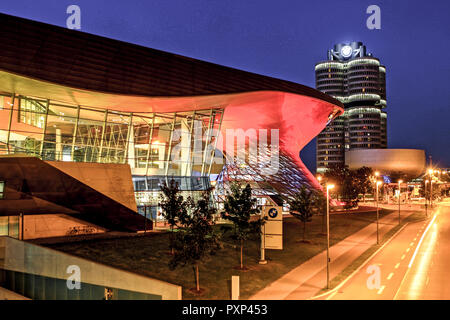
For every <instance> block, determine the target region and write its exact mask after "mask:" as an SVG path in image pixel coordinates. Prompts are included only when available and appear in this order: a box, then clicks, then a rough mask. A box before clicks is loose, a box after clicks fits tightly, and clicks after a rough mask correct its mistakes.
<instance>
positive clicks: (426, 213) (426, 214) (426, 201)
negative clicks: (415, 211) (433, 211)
mask: <svg viewBox="0 0 450 320" xmlns="http://www.w3.org/2000/svg"><path fill="white" fill-rule="evenodd" d="M427 183H428V180H425V216H426V217H428V197H427V193H428V192H427Z"/></svg>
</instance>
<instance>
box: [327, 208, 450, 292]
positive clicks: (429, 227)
mask: <svg viewBox="0 0 450 320" xmlns="http://www.w3.org/2000/svg"><path fill="white" fill-rule="evenodd" d="M449 266H450V202H444V203H441V204H440V205H439V207H438V208H437V210H436V211H435V214H434V215H433V216H431V217H429V218H428V219H424V220H423V221H419V222H414V223H409V224H407V225H406V227H404V228H403V229H402V230H401V231H400V232H398V233H397V234H396V235H395V237H394V238H392V239H391V241H390V242H388V243H387V244H386V245H385V246H384V247H382V249H380V251H378V253H377V254H375V256H373V257H372V258H371V259H370V260H369V261H368V262H367V263H366V264H364V265H363V266H362V267H361V269H359V270H358V271H357V272H356V273H355V274H354V275H353V276H352V277H351V278H349V279H348V280H347V281H346V282H345V284H344V285H342V286H341V287H339V289H338V290H337V291H334V292H332V293H331V294H329V295H326V296H323V297H322V298H323V299H327V300H330V299H332V300H392V299H398V300H426V299H445V300H447V299H450V283H449V281H448V280H447V278H448V277H449V275H450V268H449Z"/></svg>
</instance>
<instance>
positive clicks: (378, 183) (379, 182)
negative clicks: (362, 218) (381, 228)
mask: <svg viewBox="0 0 450 320" xmlns="http://www.w3.org/2000/svg"><path fill="white" fill-rule="evenodd" d="M380 184H381V181H377V244H380V235H379V232H378V219H379V213H378V186H379V185H380Z"/></svg>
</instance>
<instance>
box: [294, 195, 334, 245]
mask: <svg viewBox="0 0 450 320" xmlns="http://www.w3.org/2000/svg"><path fill="white" fill-rule="evenodd" d="M288 203H289V207H290V213H291V215H292V216H294V217H295V218H297V219H299V220H300V221H301V222H303V240H302V241H303V242H305V233H306V223H307V222H310V221H311V220H312V216H313V215H314V214H317V213H319V212H322V213H324V211H325V208H326V199H325V196H324V195H323V193H322V192H321V191H318V190H309V189H307V188H306V187H305V186H302V187H301V188H300V190H299V191H298V192H297V193H296V194H295V195H294V196H293V197H292V198H291V199H289V201H288Z"/></svg>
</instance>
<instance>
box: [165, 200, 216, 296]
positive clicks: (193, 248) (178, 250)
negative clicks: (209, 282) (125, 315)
mask: <svg viewBox="0 0 450 320" xmlns="http://www.w3.org/2000/svg"><path fill="white" fill-rule="evenodd" d="M186 204H187V206H189V208H187V211H189V214H187V215H186V216H184V217H183V219H182V224H181V225H180V227H179V231H178V232H177V234H176V237H175V241H174V243H173V248H174V250H175V254H174V256H173V258H172V260H171V261H170V262H169V267H170V269H172V270H173V269H174V268H176V267H177V266H178V265H186V264H190V265H192V266H193V268H194V270H195V283H196V291H197V292H200V280H199V270H198V269H199V264H201V263H202V261H203V260H204V258H205V257H206V256H207V255H213V254H214V253H215V250H217V249H219V236H218V234H217V233H216V232H215V231H214V222H213V215H214V214H215V213H216V209H215V208H214V207H212V206H211V204H210V192H209V191H206V192H205V193H204V194H203V196H202V198H201V199H199V200H198V201H197V202H196V203H195V202H194V201H192V200H191V199H190V198H189V199H187V201H186Z"/></svg>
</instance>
